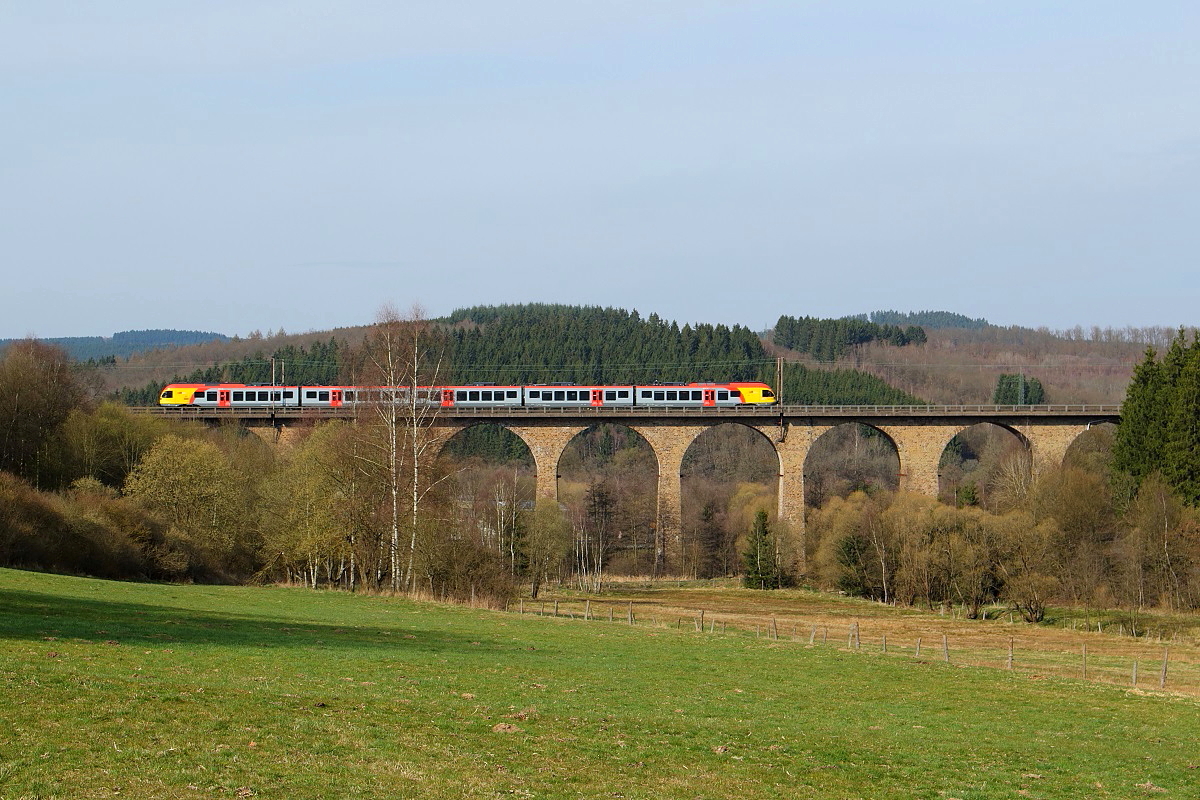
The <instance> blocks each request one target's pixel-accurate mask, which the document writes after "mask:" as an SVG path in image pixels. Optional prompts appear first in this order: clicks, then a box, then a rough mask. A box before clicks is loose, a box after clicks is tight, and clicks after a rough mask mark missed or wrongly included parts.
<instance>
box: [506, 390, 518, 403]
mask: <svg viewBox="0 0 1200 800" xmlns="http://www.w3.org/2000/svg"><path fill="white" fill-rule="evenodd" d="M505 394H507V395H508V399H509V400H516V399H517V390H516V389H509V390H508V391H507V392H505Z"/></svg>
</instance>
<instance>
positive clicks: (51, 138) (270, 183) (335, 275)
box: [0, 0, 1200, 338]
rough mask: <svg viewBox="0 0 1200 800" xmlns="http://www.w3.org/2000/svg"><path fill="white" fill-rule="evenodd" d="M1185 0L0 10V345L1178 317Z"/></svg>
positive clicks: (1186, 185) (1187, 30)
mask: <svg viewBox="0 0 1200 800" xmlns="http://www.w3.org/2000/svg"><path fill="white" fill-rule="evenodd" d="M1197 42H1200V4H1197V3H1195V2H1194V0H1188V1H1186V2H1172V1H1171V0H1163V1H1162V2H1156V1H1154V0H1151V2H1147V3H1130V2H1127V1H1126V0H1120V1H1119V2H1111V1H1110V0H1063V1H1062V2H1045V0H1036V2H1032V1H1027V0H1007V1H1006V2H982V1H980V0H945V2H919V0H918V1H917V2H911V3H897V2H894V0H886V2H846V1H845V0H830V1H829V2H818V1H816V0H811V1H810V0H779V1H778V2H772V0H721V1H720V2H716V1H710V0H655V2H646V1H645V0H596V1H594V2H563V1H562V0H543V1H537V2H535V1H533V0H506V2H502V3H501V2H495V0H456V2H445V0H428V1H427V2H424V1H423V2H407V1H405V0H380V1H378V2H368V1H366V0H363V1H362V2H346V1H345V0H341V1H340V2H319V1H318V0H287V2H275V1H274V0H258V1H256V2H246V0H231V1H228V2H227V1H226V0H206V1H205V2H168V3H164V2H161V0H107V1H106V2H104V3H87V2H63V1H61V0H37V2H33V1H32V0H29V1H27V2H22V1H20V0H0V108H2V109H3V114H2V116H0V152H2V153H3V154H4V155H3V157H2V158H0V264H2V265H3V281H2V283H0V338H6V337H22V336H27V335H34V336H41V337H59V336H89V335H109V334H111V333H113V332H115V331H122V330H140V329H146V328H177V329H190V330H208V331H218V332H221V333H226V334H230V335H232V334H242V335H245V334H247V333H249V332H251V331H254V330H261V331H264V332H266V331H272V330H278V329H280V328H282V329H284V330H286V331H288V332H292V333H296V332H304V331H311V330H327V329H330V328H334V327H342V326H351V325H360V324H365V323H369V322H371V321H372V320H373V319H375V318H376V317H377V315H378V314H379V312H380V310H381V308H383V307H384V306H386V305H390V306H393V307H395V308H397V309H400V310H402V311H404V310H407V309H410V308H412V307H413V306H420V307H421V308H422V309H423V310H424V313H425V314H427V315H429V316H440V315H443V314H448V313H450V312H451V311H453V310H454V309H457V308H464V307H469V306H474V305H481V304H499V303H531V302H546V303H567V304H572V305H593V306H613V307H618V308H625V309H637V310H638V311H639V312H640V313H641V314H642V315H643V316H647V315H649V314H650V313H651V312H654V313H657V314H659V316H660V317H663V318H664V319H673V320H676V321H678V322H679V323H680V324H683V323H685V322H693V323H694V322H710V323H718V322H720V323H726V324H735V323H736V324H742V325H746V326H749V327H750V328H752V329H755V330H762V329H765V328H768V327H770V326H772V325H773V324H774V322H775V321H776V320H777V319H778V318H779V316H780V315H781V314H787V315H790V316H818V317H838V316H843V315H847V314H859V313H868V312H871V311H875V310H890V309H895V310H898V311H920V310H945V311H953V312H956V313H960V314H965V315H967V316H969V317H984V318H986V319H987V320H988V321H990V322H992V323H995V324H1000V325H1024V326H1029V327H1048V328H1050V329H1052V330H1065V329H1068V328H1072V327H1074V326H1076V325H1082V326H1084V327H1085V328H1090V327H1091V326H1101V327H1114V328H1121V327H1126V326H1136V327H1141V326H1151V325H1165V326H1170V327H1176V326H1179V325H1196V324H1198V323H1200V319H1198V311H1197V309H1198V308H1200V264H1198V263H1197V253H1200V47H1197V44H1196V43H1197Z"/></svg>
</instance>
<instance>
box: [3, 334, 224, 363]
mask: <svg viewBox="0 0 1200 800" xmlns="http://www.w3.org/2000/svg"><path fill="white" fill-rule="evenodd" d="M228 338H229V337H227V336H225V335H224V334H220V333H212V332H211V331H176V330H144V331H121V332H119V333H114V334H113V335H112V336H111V337H108V336H64V337H60V338H57V339H42V340H41V341H43V342H46V343H47V344H53V345H57V346H59V347H61V348H62V349H63V350H65V351H67V355H68V356H70V357H71V359H72V360H74V361H88V360H92V361H103V360H105V359H113V358H128V357H129V356H131V355H133V354H134V353H142V352H145V351H147V350H157V349H160V348H170V347H180V346H182V345H188V344H201V343H203V342H211V341H213V340H219V341H226V340H227V339H228ZM13 341H15V340H14V339H0V351H3V350H4V348H6V347H8V345H9V344H11V343H12V342H13Z"/></svg>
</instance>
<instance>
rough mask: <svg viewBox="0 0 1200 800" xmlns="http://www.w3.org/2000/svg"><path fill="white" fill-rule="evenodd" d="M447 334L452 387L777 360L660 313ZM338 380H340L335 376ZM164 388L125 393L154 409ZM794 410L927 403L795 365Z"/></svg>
mask: <svg viewBox="0 0 1200 800" xmlns="http://www.w3.org/2000/svg"><path fill="white" fill-rule="evenodd" d="M436 322H437V323H439V325H440V326H441V327H442V329H443V330H444V331H445V332H446V336H447V338H446V348H445V354H444V356H443V371H442V376H443V377H442V381H444V382H451V383H497V384H526V383H559V382H562V383H612V384H620V383H630V384H633V383H652V382H664V383H666V382H676V381H683V382H688V381H736V380H761V381H765V382H767V383H770V384H772V385H774V383H775V360H774V359H773V358H772V357H771V356H770V355H769V354H768V353H767V352H766V350H765V349H764V347H763V343H762V341H761V340H760V339H759V337H758V335H757V334H756V333H754V332H753V331H751V330H750V329H749V328H745V327H742V326H740V325H734V326H732V327H729V326H726V325H711V324H707V323H699V324H695V325H691V324H685V325H683V326H680V325H678V324H677V323H675V322H666V321H664V320H662V319H660V318H659V317H658V315H656V314H651V315H649V316H648V317H646V318H642V317H641V316H640V315H639V314H638V312H636V311H626V310H623V309H613V308H598V307H581V306H565V305H546V304H530V305H504V306H477V307H474V308H467V309H460V310H458V311H455V312H454V313H453V314H451V315H450V316H449V317H446V318H443V319H440V320H436ZM346 354H347V346H346V345H345V344H342V345H339V343H338V342H337V341H336V340H330V341H329V342H328V343H318V344H314V345H313V346H312V347H310V348H307V349H306V348H304V347H299V348H297V347H294V346H289V347H286V348H278V349H276V350H274V351H272V352H266V351H264V352H260V353H255V354H253V355H252V356H250V357H248V358H245V359H242V360H241V361H237V362H228V363H225V364H218V365H214V366H211V367H207V368H203V369H197V370H195V371H193V372H192V373H191V374H187V375H176V376H174V380H182V381H188V382H193V381H194V382H205V383H208V382H219V381H228V382H236V383H269V382H270V381H271V366H270V359H271V358H272V357H274V358H275V359H276V362H277V365H278V366H279V368H280V369H281V371H282V370H285V369H286V372H285V373H284V374H285V375H286V380H288V381H289V382H299V383H304V382H313V383H327V382H334V381H335V380H337V379H340V380H344V381H349V380H353V376H351V375H348V374H346V370H345V369H343V367H344V359H345V357H346ZM335 376H336V378H335ZM159 388H161V384H151V385H148V386H146V387H144V388H143V389H141V390H139V391H127V392H125V393H124V398H125V400H126V402H128V403H130V404H134V405H149V404H153V403H154V402H155V400H156V398H157V391H158V389H159ZM783 399H784V401H785V402H787V403H789V404H842V403H845V404H879V405H893V404H911V403H919V402H921V401H919V400H917V399H916V398H914V397H912V396H911V395H908V394H906V393H905V392H901V391H899V390H897V389H894V388H892V387H891V386H889V385H888V384H887V383H885V382H884V381H882V380H880V379H878V378H876V377H873V376H871V375H868V374H866V373H863V372H857V371H854V370H849V369H846V370H817V369H807V368H805V367H803V366H801V365H798V364H788V365H787V368H786V369H785V371H784V386H783Z"/></svg>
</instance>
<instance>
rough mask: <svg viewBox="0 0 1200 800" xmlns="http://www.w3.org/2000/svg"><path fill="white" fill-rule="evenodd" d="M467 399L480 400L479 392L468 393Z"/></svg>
mask: <svg viewBox="0 0 1200 800" xmlns="http://www.w3.org/2000/svg"><path fill="white" fill-rule="evenodd" d="M467 399H468V400H478V399H479V392H467Z"/></svg>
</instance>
